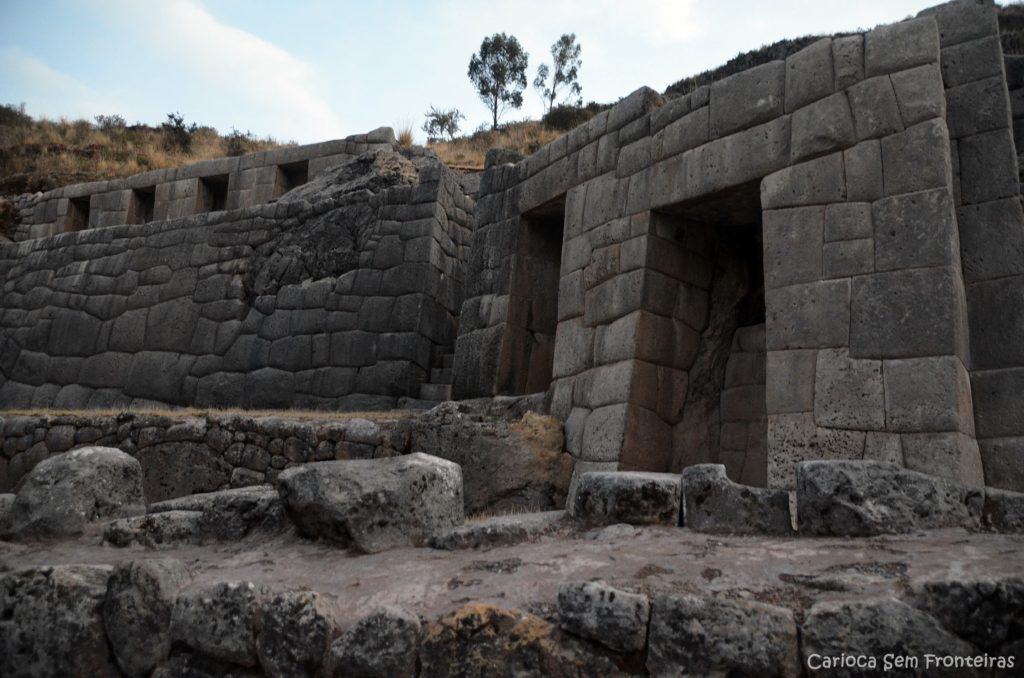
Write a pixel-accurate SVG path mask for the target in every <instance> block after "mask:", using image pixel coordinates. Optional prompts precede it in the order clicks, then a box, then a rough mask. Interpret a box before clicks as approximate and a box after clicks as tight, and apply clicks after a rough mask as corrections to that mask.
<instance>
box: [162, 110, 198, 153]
mask: <svg viewBox="0 0 1024 678" xmlns="http://www.w3.org/2000/svg"><path fill="white" fill-rule="evenodd" d="M160 129H161V130H162V131H163V133H164V148H166V149H167V150H169V151H175V150H177V151H181V152H182V153H191V152H192V136H193V135H194V134H195V133H196V132H198V131H199V126H198V125H196V124H195V123H192V124H191V125H186V124H185V116H183V115H182V114H181V113H168V114H167V122H164V123H161V124H160Z"/></svg>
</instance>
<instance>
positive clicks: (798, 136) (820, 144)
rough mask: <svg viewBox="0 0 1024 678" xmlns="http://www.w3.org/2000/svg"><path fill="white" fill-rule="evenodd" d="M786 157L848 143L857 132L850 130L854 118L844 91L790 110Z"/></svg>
mask: <svg viewBox="0 0 1024 678" xmlns="http://www.w3.org/2000/svg"><path fill="white" fill-rule="evenodd" d="M792 134H793V138H792V141H791V142H790V161H791V162H799V161H800V160H802V159H804V158H809V157H813V156H816V155H821V154H823V153H828V152H830V151H835V150H841V149H844V148H846V147H848V146H852V145H853V144H854V142H856V141H857V140H858V138H860V139H862V138H864V137H863V136H861V135H859V134H858V135H855V134H854V121H853V116H852V115H851V113H850V102H849V101H847V97H846V93H844V92H839V93H837V94H833V95H832V96H830V97H827V98H825V99H822V100H821V101H817V102H815V103H813V104H810V105H808V106H805V107H804V108H801V109H800V110H798V111H797V112H796V113H794V114H793V119H792Z"/></svg>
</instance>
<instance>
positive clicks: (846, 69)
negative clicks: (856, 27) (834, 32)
mask: <svg viewBox="0 0 1024 678" xmlns="http://www.w3.org/2000/svg"><path fill="white" fill-rule="evenodd" d="M832 64H833V66H834V67H835V88H836V89H837V90H840V89H846V88H847V87H849V86H850V85H853V84H855V83H858V82H860V81H861V80H863V79H864V36H863V35H861V34H856V35H848V36H844V37H841V38H835V39H833V40H832Z"/></svg>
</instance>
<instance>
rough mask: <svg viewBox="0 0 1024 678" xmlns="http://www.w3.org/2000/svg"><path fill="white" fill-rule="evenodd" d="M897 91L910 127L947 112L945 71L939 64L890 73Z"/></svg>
mask: <svg viewBox="0 0 1024 678" xmlns="http://www.w3.org/2000/svg"><path fill="white" fill-rule="evenodd" d="M889 77H890V78H891V79H892V86H893V89H894V90H895V92H896V101H897V103H898V104H899V107H900V116H901V117H902V118H903V125H904V126H905V127H910V126H911V125H916V124H917V123H919V122H924V121H925V120H929V119H931V118H942V117H945V115H946V96H945V90H944V88H943V84H942V74H941V73H940V72H939V67H938V66H937V65H936V64H928V65H926V66H918V67H917V68H911V69H910V70H908V71H900V72H899V73H893V74H892V75H891V76H889Z"/></svg>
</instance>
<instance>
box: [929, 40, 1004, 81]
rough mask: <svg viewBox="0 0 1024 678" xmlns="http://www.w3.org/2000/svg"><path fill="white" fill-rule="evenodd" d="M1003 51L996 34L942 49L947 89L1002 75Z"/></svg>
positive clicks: (943, 77) (944, 78) (944, 79)
mask: <svg viewBox="0 0 1024 678" xmlns="http://www.w3.org/2000/svg"><path fill="white" fill-rule="evenodd" d="M1002 71H1003V50H1002V48H1001V47H1000V46H999V36H998V35H997V34H995V33H993V34H990V35H987V36H985V37H983V38H978V39H976V40H969V41H967V42H961V43H959V44H957V45H951V46H948V47H943V49H942V80H943V81H944V82H945V83H946V87H947V88H953V87H957V86H958V85H962V84H964V83H966V82H974V81H975V80H983V79H984V78H988V77H991V76H993V75H1002Z"/></svg>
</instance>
